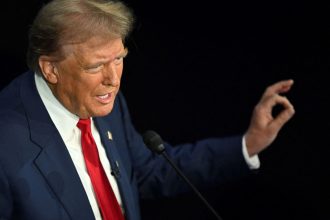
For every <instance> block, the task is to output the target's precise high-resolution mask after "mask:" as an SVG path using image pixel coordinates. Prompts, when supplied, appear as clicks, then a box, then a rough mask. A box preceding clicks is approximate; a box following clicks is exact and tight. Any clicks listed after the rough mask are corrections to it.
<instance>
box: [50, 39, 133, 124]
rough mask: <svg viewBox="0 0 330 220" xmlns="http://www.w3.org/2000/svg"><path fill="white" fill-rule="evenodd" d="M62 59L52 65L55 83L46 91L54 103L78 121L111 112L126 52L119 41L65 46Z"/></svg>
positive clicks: (92, 41) (89, 41) (90, 40)
mask: <svg viewBox="0 0 330 220" xmlns="http://www.w3.org/2000/svg"><path fill="white" fill-rule="evenodd" d="M63 50H64V53H65V54H66V57H65V59H64V60H61V61H59V62H53V66H54V75H55V76H56V77H57V79H56V82H55V83H50V84H49V85H50V88H51V90H52V91H53V93H54V95H55V96H56V97H57V99H58V100H59V101H60V102H61V103H62V104H63V105H64V106H65V107H66V108H67V109H68V110H69V111H70V112H72V113H73V114H76V115H78V116H79V117H80V118H88V117H94V116H105V115H107V114H109V113H110V112H111V110H112V108H113V105H114V100H115V97H116V95H117V93H118V90H119V86H120V79H121V76H122V71H123V58H124V57H125V56H126V54H127V51H126V49H125V48H124V45H123V43H122V40H121V39H120V38H118V39H113V40H107V41H106V40H104V39H102V38H96V37H95V38H91V39H89V40H88V41H86V42H84V43H80V44H72V45H65V46H64V48H63Z"/></svg>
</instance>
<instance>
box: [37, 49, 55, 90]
mask: <svg viewBox="0 0 330 220" xmlns="http://www.w3.org/2000/svg"><path fill="white" fill-rule="evenodd" d="M53 60H54V59H52V57H50V56H45V55H42V56H40V57H39V67H40V69H41V73H42V75H43V76H44V78H45V79H46V81H47V82H48V83H51V84H56V83H57V81H58V70H57V67H56V66H55V62H54V61H53Z"/></svg>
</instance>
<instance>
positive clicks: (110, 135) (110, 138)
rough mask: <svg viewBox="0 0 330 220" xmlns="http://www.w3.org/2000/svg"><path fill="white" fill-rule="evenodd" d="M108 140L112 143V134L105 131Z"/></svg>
mask: <svg viewBox="0 0 330 220" xmlns="http://www.w3.org/2000/svg"><path fill="white" fill-rule="evenodd" d="M107 134H108V139H109V140H111V141H112V133H111V132H110V131H107Z"/></svg>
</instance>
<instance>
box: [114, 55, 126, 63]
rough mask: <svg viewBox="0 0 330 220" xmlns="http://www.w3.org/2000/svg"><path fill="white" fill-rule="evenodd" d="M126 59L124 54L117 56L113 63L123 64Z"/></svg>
mask: <svg viewBox="0 0 330 220" xmlns="http://www.w3.org/2000/svg"><path fill="white" fill-rule="evenodd" d="M123 61H124V57H123V56H120V57H117V58H116V59H114V60H113V63H114V64H115V65H119V64H122V63H123Z"/></svg>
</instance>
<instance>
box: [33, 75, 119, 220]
mask: <svg viewBox="0 0 330 220" xmlns="http://www.w3.org/2000/svg"><path fill="white" fill-rule="evenodd" d="M35 82H36V87H37V90H38V93H39V95H40V97H41V99H42V101H43V103H44V105H45V107H46V109H47V111H48V114H49V115H50V117H51V119H52V121H53V123H54V124H55V126H56V128H57V130H58V131H59V133H60V135H61V137H62V139H63V141H64V143H65V146H66V147H67V149H68V151H69V154H70V156H71V159H72V161H73V163H74V166H75V168H76V170H77V172H78V175H79V177H80V180H81V182H82V185H83V187H84V189H85V192H86V194H87V197H88V200H89V203H90V205H91V207H92V210H93V213H94V216H95V219H96V220H102V216H101V214H100V210H99V207H98V204H97V201H96V197H95V193H94V190H93V185H92V182H91V180H90V178H89V175H88V172H87V169H86V165H85V160H84V156H83V153H82V148H81V132H80V130H79V128H78V127H77V126H76V125H77V123H78V120H79V117H78V116H77V115H74V114H72V113H71V112H69V111H68V110H67V109H66V108H65V107H64V106H63V105H62V104H61V103H60V102H59V101H58V100H57V99H56V98H55V96H54V95H53V93H52V91H51V90H50V88H49V87H48V85H47V83H46V82H45V80H44V79H43V78H42V77H41V76H40V75H38V74H35ZM64 122H65V123H64ZM91 130H92V134H93V137H94V139H95V143H96V145H97V149H98V152H99V157H100V160H101V163H102V166H103V168H104V171H105V173H106V175H107V177H108V179H109V182H110V185H111V187H112V189H113V191H114V193H115V195H116V198H117V201H118V203H119V205H120V206H121V207H123V206H122V201H121V197H120V193H119V189H118V185H117V182H116V179H115V178H114V176H112V175H111V167H110V163H109V160H108V158H107V156H106V152H105V149H104V147H103V145H102V142H101V138H100V134H99V132H98V131H97V129H96V127H95V125H94V122H93V120H91Z"/></svg>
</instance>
